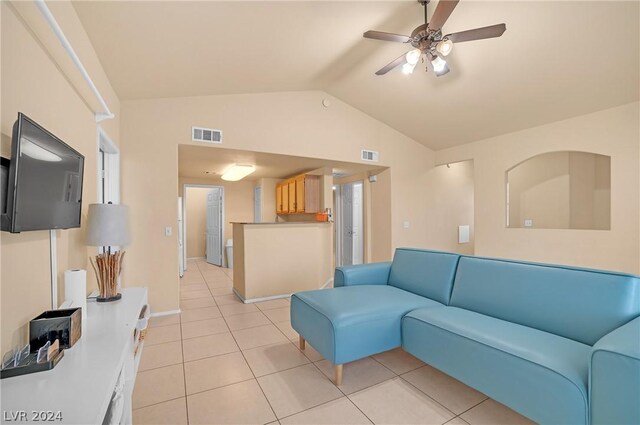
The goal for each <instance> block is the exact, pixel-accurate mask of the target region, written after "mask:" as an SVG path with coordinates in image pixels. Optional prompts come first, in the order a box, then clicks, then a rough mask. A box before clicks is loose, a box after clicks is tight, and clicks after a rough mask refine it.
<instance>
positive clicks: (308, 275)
mask: <svg viewBox="0 0 640 425" xmlns="http://www.w3.org/2000/svg"><path fill="white" fill-rule="evenodd" d="M332 240H333V223H327V222H278V223H233V290H234V292H235V293H236V294H237V295H238V296H239V297H240V298H242V300H243V301H244V302H253V301H259V300H263V299H269V298H278V297H285V296H289V295H291V294H292V293H294V292H298V291H305V290H311V289H318V288H321V287H323V286H325V285H327V284H328V283H329V282H330V280H331V278H332V255H333V246H332Z"/></svg>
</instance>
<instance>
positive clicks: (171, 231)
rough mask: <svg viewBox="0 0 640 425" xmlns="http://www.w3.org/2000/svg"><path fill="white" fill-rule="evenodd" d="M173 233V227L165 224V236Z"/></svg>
mask: <svg viewBox="0 0 640 425" xmlns="http://www.w3.org/2000/svg"><path fill="white" fill-rule="evenodd" d="M172 234H173V229H172V228H171V226H167V227H165V228H164V235H165V236H171V235H172Z"/></svg>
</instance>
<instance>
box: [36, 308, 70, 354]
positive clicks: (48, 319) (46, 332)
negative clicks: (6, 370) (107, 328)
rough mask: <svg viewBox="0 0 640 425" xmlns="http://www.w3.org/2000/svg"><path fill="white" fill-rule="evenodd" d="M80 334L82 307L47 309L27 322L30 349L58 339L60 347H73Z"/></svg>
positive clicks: (62, 348)
mask: <svg viewBox="0 0 640 425" xmlns="http://www.w3.org/2000/svg"><path fill="white" fill-rule="evenodd" d="M81 336H82V308H80V307H77V308H66V309H62V310H48V311H45V312H44V313H42V314H41V315H39V316H38V317H36V318H35V319H33V320H31V321H30V322H29V343H30V344H31V350H32V351H33V350H37V349H38V348H40V347H42V346H43V345H44V344H46V343H47V341H51V342H53V341H55V340H56V339H59V340H60V349H61V350H64V349H67V348H71V347H73V344H75V343H76V342H77V341H78V340H79V339H80V337H81Z"/></svg>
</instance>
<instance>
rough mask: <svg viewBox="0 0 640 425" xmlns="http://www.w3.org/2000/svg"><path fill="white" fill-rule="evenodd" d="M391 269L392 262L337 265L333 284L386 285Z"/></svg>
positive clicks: (335, 285)
mask: <svg viewBox="0 0 640 425" xmlns="http://www.w3.org/2000/svg"><path fill="white" fill-rule="evenodd" d="M390 270H391V262H386V263H369V264H360V265H357V266H342V267H337V268H336V273H335V275H334V277H333V286H334V287H338V286H353V285H386V284H387V281H388V280H389V271H390Z"/></svg>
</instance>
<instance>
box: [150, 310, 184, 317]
mask: <svg viewBox="0 0 640 425" xmlns="http://www.w3.org/2000/svg"><path fill="white" fill-rule="evenodd" d="M180 313H182V310H180V309H177V310H167V311H156V312H154V313H151V317H161V316H172V315H174V314H180Z"/></svg>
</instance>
